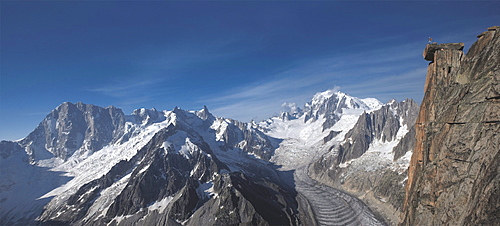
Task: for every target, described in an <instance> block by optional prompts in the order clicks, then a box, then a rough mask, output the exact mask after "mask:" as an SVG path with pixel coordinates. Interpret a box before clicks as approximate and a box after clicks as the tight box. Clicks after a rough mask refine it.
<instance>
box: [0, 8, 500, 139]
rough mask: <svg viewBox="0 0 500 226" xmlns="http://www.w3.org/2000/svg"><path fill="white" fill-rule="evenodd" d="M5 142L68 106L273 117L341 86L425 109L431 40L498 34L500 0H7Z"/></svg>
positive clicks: (2, 99)
mask: <svg viewBox="0 0 500 226" xmlns="http://www.w3.org/2000/svg"><path fill="white" fill-rule="evenodd" d="M0 8H1V22H0V23H1V24H0V25H1V27H0V29H1V33H0V35H1V36H0V44H1V49H0V57H1V58H0V60H1V68H0V72H1V74H0V76H1V77H0V116H1V117H0V140H3V139H6V140H13V139H19V138H22V137H24V136H26V135H28V133H29V132H31V131H32V130H33V129H34V128H35V127H36V126H37V125H38V123H39V122H40V121H41V120H42V119H43V118H44V117H45V116H46V115H47V114H48V113H49V112H50V111H51V110H52V109H54V108H55V107H57V106H58V105H59V104H61V103H62V102H65V101H70V102H78V101H82V102H84V103H88V104H94V105H99V106H109V105H114V106H117V107H120V108H122V109H123V111H124V113H125V114H130V113H131V112H132V110H133V109H136V108H141V107H146V108H152V107H155V108H156V109H159V110H171V109H173V108H174V107H175V106H179V107H181V108H183V109H188V110H197V109H201V108H203V105H207V106H208V108H209V110H210V111H211V112H212V113H214V114H215V115H217V116H223V117H231V118H234V119H238V120H241V121H250V120H252V119H255V120H262V119H265V118H267V117H269V116H271V115H273V114H275V113H278V112H279V111H280V106H281V104H282V103H283V102H296V103H297V104H298V105H299V106H302V105H303V104H304V103H305V102H307V101H308V100H309V99H310V98H311V97H312V95H314V94H315V93H316V92H320V91H324V90H327V89H331V88H334V87H340V90H341V91H343V92H345V93H348V94H350V95H352V96H357V97H361V98H365V97H375V98H377V99H379V100H380V101H382V102H387V101H389V100H390V99H392V98H396V99H398V100H403V99H405V98H413V99H415V100H416V101H417V102H420V101H421V99H422V97H423V83H424V80H425V74H426V67H427V64H428V62H426V61H424V60H423V59H422V56H421V54H422V50H423V49H424V47H425V44H426V43H427V38H428V37H429V36H430V37H433V39H434V41H437V42H440V43H445V42H465V45H466V48H468V47H470V45H471V44H472V43H473V42H474V41H475V40H476V35H477V34H479V33H481V32H483V31H484V30H486V28H487V27H490V26H493V25H500V14H499V13H498V9H500V2H498V1H482V2H472V1H465V2H463V1H460V2H452V1H438V2H433V1H425V2H420V1H415V2H412V1H376V2H368V1H339V2H336V1H319V2H297V1H290V2H288V1H275V2H263V1H252V2H246V1H229V2H226V1H212V2H200V1H193V2H164V1H146V2H143V1H126V2H121V1H105V2H100V1H71V2H64V1H40V2H35V1H15V2H14V1H2V2H1V3H0Z"/></svg>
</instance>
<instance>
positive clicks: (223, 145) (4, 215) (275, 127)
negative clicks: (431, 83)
mask: <svg viewBox="0 0 500 226" xmlns="http://www.w3.org/2000/svg"><path fill="white" fill-rule="evenodd" d="M288 106H289V109H288V111H284V112H282V113H281V114H280V115H278V116H276V117H272V118H270V119H268V120H265V121H262V122H259V123H255V122H251V123H243V122H238V121H236V120H232V119H227V118H221V117H216V116H214V115H212V114H211V113H210V112H209V110H208V109H207V107H204V108H203V109H202V110H199V111H187V110H182V109H180V108H177V107H176V108H175V109H173V110H171V111H157V110H156V109H137V110H135V111H133V113H132V114H131V115H125V114H124V113H123V112H122V111H121V110H120V109H118V108H115V107H113V106H110V107H106V108H103V107H98V106H94V105H90V104H83V103H80V102H79V103H76V104H73V103H69V102H65V103H63V104H61V105H60V106H58V107H57V108H56V109H54V110H53V111H52V112H51V113H50V114H49V115H47V117H46V118H45V119H44V120H43V121H42V122H41V123H40V124H39V125H38V127H37V128H36V129H35V130H34V131H33V132H31V133H30V134H29V135H28V136H27V137H25V138H24V139H21V140H18V141H2V142H1V143H0V156H1V158H0V165H1V167H0V173H1V177H2V180H1V182H0V222H1V223H2V224H9V225H11V224H23V225H24V224H37V223H42V224H48V225H55V224H71V225H107V224H111V225H158V224H160V225H161V224H164V225H165V224H166V225H231V224H252V225H253V224H259V225H267V224H271V225H276V224H279V225H300V224H302V225H316V224H320V225H330V224H343V225H359V224H373V225H384V224H386V223H391V222H392V220H391V216H388V215H391V214H393V215H394V214H398V213H397V211H396V212H393V213H389V214H388V213H385V212H384V211H380V212H383V213H379V209H376V208H375V207H373V206H370V205H369V206H366V205H365V204H364V203H363V202H362V201H360V200H359V199H358V198H356V197H355V196H358V197H360V196H359V195H358V193H357V191H358V190H361V188H356V189H357V190H356V189H353V190H352V191H351V190H349V192H350V193H351V195H353V196H351V195H349V194H347V193H344V192H341V191H339V190H337V189H335V188H339V189H343V190H347V189H345V187H342V185H341V184H343V182H345V181H352V180H353V178H358V179H359V178H363V177H362V175H361V174H359V175H357V173H358V172H371V171H376V170H383V171H384V172H387V173H389V172H394V174H396V175H398V177H397V180H404V178H405V177H406V167H407V166H408V161H409V156H411V150H409V149H410V148H409V147H412V145H409V144H408V143H411V142H412V139H411V136H409V135H407V134H411V129H410V128H412V127H413V124H414V123H415V118H416V115H417V112H418V106H417V104H416V103H415V102H413V101H412V100H405V101H403V102H397V101H395V100H393V101H391V102H389V103H387V104H382V103H381V102H380V101H378V100H376V99H373V98H366V99H359V98H356V97H351V96H349V95H347V94H345V93H342V92H340V91H335V90H327V91H325V92H320V93H317V94H316V95H314V97H313V98H312V99H311V101H310V102H308V103H306V104H305V105H304V107H303V108H299V107H296V106H295V104H289V105H288ZM409 131H410V132H409ZM405 136H406V137H405ZM377 172H379V171H377ZM387 175H389V174H387ZM310 177H313V178H315V179H316V180H313V179H311V178H310ZM400 177H402V178H403V179H401V178H400ZM378 179H379V180H385V179H387V178H385V177H384V176H381V177H378ZM387 180H388V179H387ZM340 181H343V182H342V183H341V182H340ZM324 184H326V185H330V186H332V187H334V188H332V187H329V186H326V185H324ZM347 184H349V183H347ZM366 188H368V189H369V188H370V187H369V186H368V185H363V188H362V189H366ZM392 188H394V189H396V190H397V191H400V190H402V191H403V192H404V190H403V189H404V188H403V186H402V185H399V187H397V186H393V187H392ZM375 190H376V189H375ZM374 194H376V195H374V196H372V197H374V199H376V200H378V201H377V203H375V204H377V205H378V206H380V205H382V206H387V208H392V207H391V206H392V205H393V204H394V205H395V204H396V203H398V202H397V200H396V201H390V202H387V201H385V200H384V197H382V196H381V195H379V193H377V192H375V193H374ZM325 200H328V202H327V203H325ZM363 201H365V202H366V200H364V199H363ZM379 204H380V205H379ZM333 207H335V208H333ZM384 208H385V207H384ZM373 210H375V212H373ZM380 216H382V217H380Z"/></svg>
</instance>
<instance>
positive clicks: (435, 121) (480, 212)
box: [401, 26, 500, 225]
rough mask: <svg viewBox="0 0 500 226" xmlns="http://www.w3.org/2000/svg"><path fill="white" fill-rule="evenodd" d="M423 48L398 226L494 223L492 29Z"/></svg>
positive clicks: (497, 186)
mask: <svg viewBox="0 0 500 226" xmlns="http://www.w3.org/2000/svg"><path fill="white" fill-rule="evenodd" d="M462 48H463V44H462V43H455V44H440V45H428V46H427V48H426V49H425V50H424V58H425V59H426V60H429V61H431V63H429V66H428V72H427V79H426V83H425V88H424V89H425V90H424V91H425V96H424V99H423V101H422V104H421V108H420V112H419V115H418V118H417V121H416V125H415V130H416V131H415V133H416V144H415V148H414V152H413V156H412V158H411V162H410V167H409V173H408V182H407V186H406V197H405V200H404V213H403V216H402V221H401V223H402V224H403V225H499V224H500V223H499V222H500V174H499V172H500V146H499V144H500V138H499V135H498V134H499V133H500V27H498V26H495V27H491V28H488V31H486V32H484V33H482V34H480V35H479V36H478V40H477V41H476V42H475V43H474V44H473V45H472V46H471V48H470V49H469V51H468V53H467V54H466V55H465V56H464V54H463V52H462Z"/></svg>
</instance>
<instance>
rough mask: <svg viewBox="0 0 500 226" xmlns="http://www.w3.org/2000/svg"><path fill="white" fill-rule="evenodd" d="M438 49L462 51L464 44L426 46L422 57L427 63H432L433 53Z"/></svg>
mask: <svg viewBox="0 0 500 226" xmlns="http://www.w3.org/2000/svg"><path fill="white" fill-rule="evenodd" d="M440 49H455V50H463V49H464V43H463V42H459V43H444V44H427V46H426V47H425V49H424V53H423V57H424V59H425V60H427V61H434V52H436V50H440Z"/></svg>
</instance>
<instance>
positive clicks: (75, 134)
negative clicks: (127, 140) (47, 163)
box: [19, 102, 125, 163]
mask: <svg viewBox="0 0 500 226" xmlns="http://www.w3.org/2000/svg"><path fill="white" fill-rule="evenodd" d="M124 125H125V115H124V114H123V112H122V110H120V109H118V108H115V107H113V106H110V107H107V108H103V107H98V106H94V105H90V104H83V103H81V102H78V103H76V104H73V103H69V102H65V103H63V104H61V105H59V106H58V107H57V108H56V109H54V110H53V111H52V112H51V113H50V114H49V115H47V117H45V119H44V120H43V121H42V122H41V123H40V124H39V125H38V127H37V128H36V129H35V130H34V131H33V132H32V133H30V134H29V135H28V136H27V137H26V138H24V139H23V140H21V141H20V142H19V144H20V145H21V146H22V147H24V148H26V152H27V153H28V154H29V156H30V162H32V163H34V162H35V161H37V160H41V159H46V158H51V157H54V156H55V157H58V158H61V159H67V158H68V157H70V156H72V155H73V154H74V153H75V151H77V150H79V149H81V150H80V153H77V154H80V155H81V154H84V153H85V154H91V153H93V152H94V151H96V150H99V149H101V148H102V147H104V146H105V145H107V144H109V143H111V142H114V141H116V140H117V139H118V138H119V137H120V136H121V135H123V134H122V133H123V130H124Z"/></svg>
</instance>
